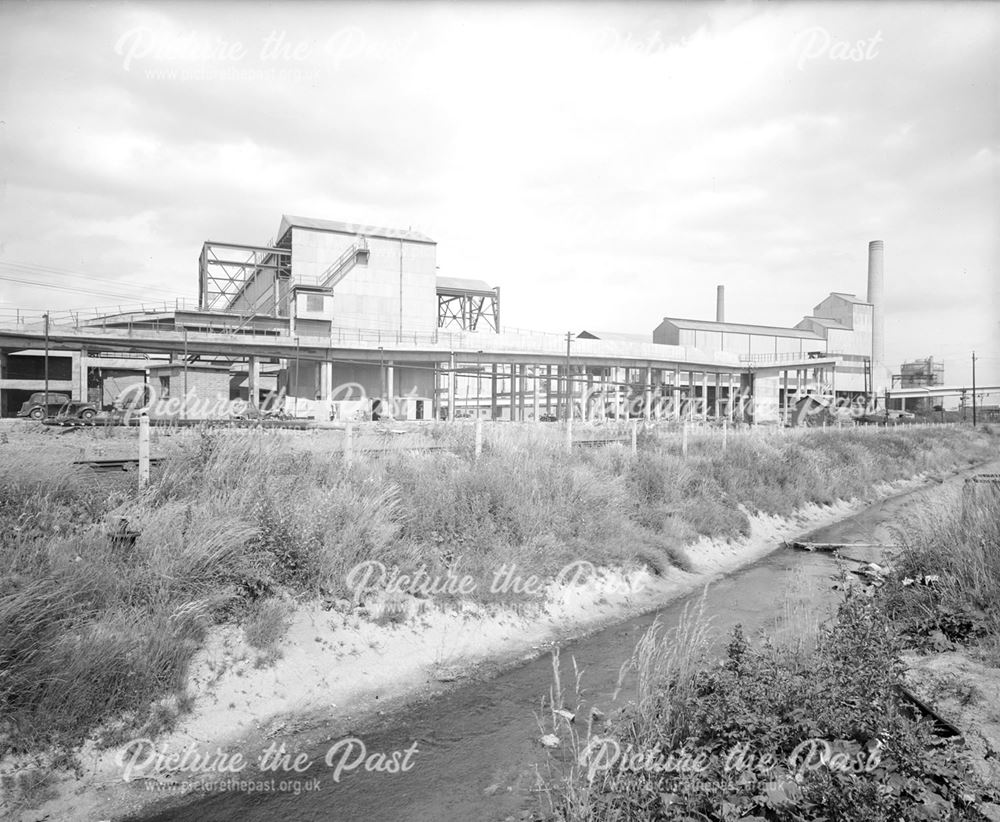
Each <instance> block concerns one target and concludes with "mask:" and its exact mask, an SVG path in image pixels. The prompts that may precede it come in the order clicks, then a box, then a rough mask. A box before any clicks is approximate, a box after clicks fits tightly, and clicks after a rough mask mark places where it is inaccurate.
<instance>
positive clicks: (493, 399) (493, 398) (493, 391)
mask: <svg viewBox="0 0 1000 822" xmlns="http://www.w3.org/2000/svg"><path fill="white" fill-rule="evenodd" d="M496 418H497V364H496V363H493V365H492V366H491V368H490V420H493V421H495V420H496Z"/></svg>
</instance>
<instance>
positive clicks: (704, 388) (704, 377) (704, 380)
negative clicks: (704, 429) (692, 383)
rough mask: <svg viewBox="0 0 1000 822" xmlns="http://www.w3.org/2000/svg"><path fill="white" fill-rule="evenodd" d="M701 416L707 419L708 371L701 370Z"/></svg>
mask: <svg viewBox="0 0 1000 822" xmlns="http://www.w3.org/2000/svg"><path fill="white" fill-rule="evenodd" d="M701 418H702V419H703V420H707V419H708V372H707V371H702V372H701Z"/></svg>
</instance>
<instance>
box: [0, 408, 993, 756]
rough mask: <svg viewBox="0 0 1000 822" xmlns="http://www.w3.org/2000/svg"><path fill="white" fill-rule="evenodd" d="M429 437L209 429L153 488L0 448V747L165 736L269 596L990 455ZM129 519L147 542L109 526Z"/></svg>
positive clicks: (854, 445) (679, 542)
mask: <svg viewBox="0 0 1000 822" xmlns="http://www.w3.org/2000/svg"><path fill="white" fill-rule="evenodd" d="M434 439H435V440H436V441H437V442H438V443H439V444H442V445H444V446H446V449H447V450H443V451H437V452H434V453H430V454H428V453H415V452H407V451H403V450H399V451H396V452H394V453H392V454H389V455H386V456H383V457H379V458H372V457H363V456H359V457H358V458H356V459H355V460H354V462H353V463H352V464H350V465H348V464H347V463H346V462H345V461H344V459H343V456H342V454H341V453H340V452H339V451H337V450H332V451H323V450H322V449H320V448H317V447H315V446H316V445H317V442H316V441H312V440H310V441H309V443H308V445H309V448H308V450H307V449H304V448H299V447H298V446H297V443H302V442H303V440H302V439H301V438H300V435H294V434H275V433H273V432H269V433H259V432H253V431H216V432H210V431H203V432H200V433H197V434H196V435H195V436H194V437H193V439H191V440H190V441H188V442H187V443H186V445H185V446H184V447H178V449H177V450H178V453H179V455H178V456H177V457H175V458H174V459H172V460H171V461H170V462H169V463H168V464H167V465H166V466H165V467H164V468H163V469H162V472H161V473H160V474H159V475H157V476H155V477H154V480H155V481H154V483H153V484H152V486H151V487H150V489H149V490H147V491H146V492H145V493H143V494H141V495H138V494H136V493H135V492H134V486H133V483H132V482H131V481H129V480H130V478H127V477H126V478H124V479H114V478H111V479H109V478H107V477H102V478H99V479H95V478H94V477H93V476H92V475H90V474H88V473H85V472H79V471H66V469H65V465H64V464H61V463H59V462H57V461H56V460H54V459H49V458H46V457H45V455H44V454H42V455H39V454H22V455H21V456H16V455H14V456H12V455H11V453H10V451H5V454H4V455H3V456H4V460H3V462H2V463H0V562H2V563H3V566H4V568H5V574H4V576H3V578H2V580H0V755H2V754H4V753H7V752H11V751H15V752H26V751H31V750H36V749H38V748H44V747H47V746H55V747H57V748H60V749H69V748H72V746H73V745H75V744H77V743H79V742H80V741H81V740H82V739H83V738H85V737H86V736H87V735H88V734H90V733H91V732H92V731H93V730H94V729H95V728H97V727H98V726H100V725H101V724H102V723H107V722H109V721H111V720H121V717H122V716H123V715H124V716H126V717H127V721H125V722H124V724H123V723H122V722H121V721H118V722H117V723H116V724H117V726H118V727H122V728H128V727H132V728H146V729H148V730H151V731H152V730H155V725H156V723H158V722H169V721H170V719H171V717H170V716H166V715H164V712H163V710H161V709H160V708H155V707H154V706H155V705H157V700H158V699H159V698H160V697H162V696H165V695H169V694H171V693H174V694H176V693H180V692H181V690H182V688H183V683H184V681H185V671H186V667H187V665H188V662H189V661H190V659H191V657H192V655H193V654H194V653H195V651H196V650H197V649H198V647H199V646H200V644H201V642H202V641H203V638H204V635H205V631H206V630H208V629H209V628H210V627H211V626H212V625H214V624H218V623H220V622H223V621H235V622H237V623H241V624H249V625H250V626H251V635H253V636H255V637H257V641H259V642H260V643H261V644H264V645H268V646H269V647H270V646H274V645H275V644H276V643H277V642H278V639H277V637H276V636H275V631H280V628H281V625H282V624H284V620H283V619H279V618H278V616H280V614H279V611H280V609H277V607H276V606H274V605H273V604H274V603H275V602H278V601H286V600H287V598H288V597H289V596H292V597H320V598H326V599H327V600H331V601H332V600H336V599H338V598H347V597H349V595H350V593H351V592H350V590H349V588H348V586H347V584H346V579H345V576H346V572H347V571H348V570H349V569H350V568H351V567H352V566H354V565H355V564H356V563H358V562H359V561H361V560H366V559H376V560H380V561H382V562H384V563H385V564H386V565H388V566H399V567H400V568H402V569H410V570H412V569H415V568H416V567H417V566H418V565H425V566H426V567H427V569H428V572H429V573H431V574H435V573H442V572H445V571H451V572H453V573H455V574H465V573H469V574H471V575H473V576H475V577H477V578H482V579H486V578H488V577H489V576H490V575H491V574H492V573H493V572H495V571H496V570H497V568H498V567H499V566H500V565H501V564H503V563H507V564H510V563H516V564H517V565H518V571H519V573H520V574H521V575H523V576H527V575H530V574H537V575H539V576H541V577H543V578H548V577H551V576H552V575H553V574H554V573H555V572H556V571H557V570H558V569H559V568H561V567H562V566H563V565H565V564H566V563H567V562H568V561H570V560H589V561H591V562H593V563H594V564H595V565H603V566H608V565H629V564H633V565H638V564H644V565H648V566H650V567H652V568H653V569H654V570H664V569H666V568H668V567H670V566H673V565H683V564H684V562H685V558H684V551H683V546H684V544H685V543H686V542H689V541H690V540H691V539H692V538H693V537H695V536H697V535H699V534H704V535H710V536H723V537H729V536H736V535H739V534H740V533H745V532H746V530H747V527H748V519H747V513H748V512H755V511H766V512H768V513H787V512H789V511H791V510H792V509H793V508H795V507H796V506H798V505H800V504H802V503H804V502H828V501H831V500H832V499H834V498H836V497H839V496H855V495H861V494H864V493H867V492H868V490H869V489H870V488H871V487H872V485H873V484H874V483H876V482H879V481H883V480H894V479H898V478H901V477H904V476H909V475H911V474H913V473H915V472H916V471H919V470H937V469H940V468H942V467H945V466H946V465H950V464H954V463H955V462H956V461H961V460H966V459H971V458H976V457H978V456H980V455H982V454H984V453H985V449H987V448H988V443H987V438H986V437H985V436H984V435H973V434H970V433H963V432H957V431H949V430H945V431H940V432H926V431H907V432H899V433H895V432H893V433H888V432H886V433H884V434H882V433H880V434H879V435H877V436H871V435H866V436H860V435H857V434H853V433H852V432H811V433H810V434H807V435H803V436H799V437H796V438H794V439H787V440H786V439H784V438H778V437H775V438H768V439H766V440H764V439H760V440H757V439H753V440H751V439H749V438H748V439H747V440H745V441H743V440H740V439H736V440H734V441H733V443H732V444H731V446H730V448H729V450H728V451H727V453H726V454H725V455H723V454H722V453H720V452H719V450H718V449H714V450H713V449H710V448H708V447H707V446H705V447H699V448H697V449H695V450H694V451H693V453H692V454H691V456H690V457H689V458H688V459H687V460H683V459H682V458H681V457H680V456H679V455H678V454H677V453H676V448H675V444H674V443H673V442H672V441H670V440H668V439H660V438H658V437H657V436H655V435H651V436H649V437H644V438H643V447H642V449H641V450H640V451H639V453H638V454H632V453H631V452H630V451H629V449H627V448H624V447H621V446H612V447H607V448H603V449H599V450H588V451H581V452H574V453H571V454H567V453H565V452H564V451H563V449H562V444H561V443H562V440H561V437H560V435H559V432H558V430H556V429H554V428H552V429H549V428H546V427H544V426H532V427H530V428H529V429H527V430H525V429H520V430H518V429H516V428H515V427H508V428H505V429H502V430H499V431H496V432H493V431H491V432H490V435H489V436H488V438H487V442H486V445H485V448H484V452H483V454H482V456H481V457H480V459H479V461H478V462H476V461H474V458H473V449H472V433H471V430H469V429H466V428H459V427H451V428H445V429H442V430H440V431H437V432H435V433H434ZM4 448H5V449H10V448H11V446H10V445H7V446H4ZM119 517H125V518H127V520H128V521H129V523H130V526H131V527H133V528H135V529H136V530H138V531H139V532H140V535H139V536H138V538H137V539H136V540H135V543H134V545H128V544H127V543H124V542H122V541H120V540H116V539H115V537H114V536H113V525H114V524H115V523H116V522H117V520H118V518H119ZM477 596H479V597H480V598H483V599H488V598H490V597H491V596H492V595H491V594H490V592H489V588H488V586H486V585H480V586H478V587H477ZM265 603H272V604H271V605H266V604H265Z"/></svg>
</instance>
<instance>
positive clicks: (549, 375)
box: [545, 365, 552, 414]
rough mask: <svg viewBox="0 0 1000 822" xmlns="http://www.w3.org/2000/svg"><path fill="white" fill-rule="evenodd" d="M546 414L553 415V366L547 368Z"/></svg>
mask: <svg viewBox="0 0 1000 822" xmlns="http://www.w3.org/2000/svg"><path fill="white" fill-rule="evenodd" d="M545 413H546V414H551V413H552V366H551V365H547V366H545Z"/></svg>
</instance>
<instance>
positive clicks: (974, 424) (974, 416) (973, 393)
mask: <svg viewBox="0 0 1000 822" xmlns="http://www.w3.org/2000/svg"><path fill="white" fill-rule="evenodd" d="M972 427H973V428H975V427H976V352H975V351H973V352H972Z"/></svg>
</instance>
